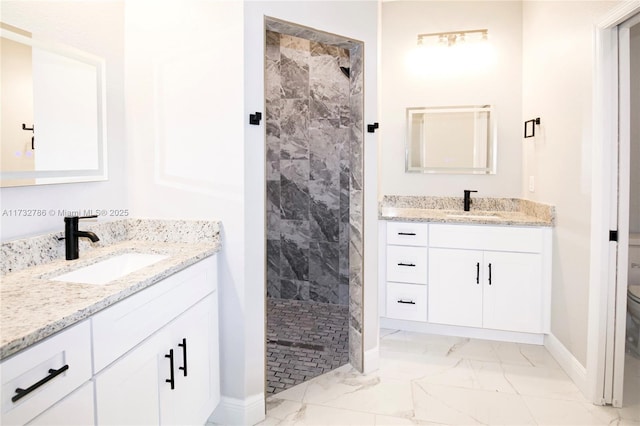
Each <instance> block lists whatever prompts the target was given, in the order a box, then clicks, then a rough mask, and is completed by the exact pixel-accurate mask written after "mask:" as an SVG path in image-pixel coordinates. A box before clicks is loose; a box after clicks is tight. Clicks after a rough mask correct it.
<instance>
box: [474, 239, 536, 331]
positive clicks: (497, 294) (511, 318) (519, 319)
mask: <svg viewBox="0 0 640 426" xmlns="http://www.w3.org/2000/svg"><path fill="white" fill-rule="evenodd" d="M484 262H485V275H484V277H485V279H484V287H483V291H484V294H483V300H484V311H483V326H484V327H485V328H493V329H498V330H511V331H521V332H529V333H541V332H542V266H541V262H542V259H541V256H540V255H539V254H531V253H509V252H485V253H484ZM489 272H490V274H491V275H490V276H489ZM489 278H491V280H489Z"/></svg>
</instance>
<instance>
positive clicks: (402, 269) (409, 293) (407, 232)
mask: <svg viewBox="0 0 640 426" xmlns="http://www.w3.org/2000/svg"><path fill="white" fill-rule="evenodd" d="M427 226H428V225H427V224H425V223H403V222H393V223H388V224H387V233H386V241H387V245H386V309H385V310H386V315H387V316H388V317H390V318H395V319H402V320H413V321H426V320H427V287H426V284H427V241H428V227H427Z"/></svg>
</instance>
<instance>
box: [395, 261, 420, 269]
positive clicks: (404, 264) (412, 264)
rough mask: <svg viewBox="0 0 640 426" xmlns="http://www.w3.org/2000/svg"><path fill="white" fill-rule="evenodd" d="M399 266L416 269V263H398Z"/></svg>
mask: <svg viewBox="0 0 640 426" xmlns="http://www.w3.org/2000/svg"><path fill="white" fill-rule="evenodd" d="M398 266H410V267H412V268H415V267H416V265H415V264H414V263H402V262H400V263H398Z"/></svg>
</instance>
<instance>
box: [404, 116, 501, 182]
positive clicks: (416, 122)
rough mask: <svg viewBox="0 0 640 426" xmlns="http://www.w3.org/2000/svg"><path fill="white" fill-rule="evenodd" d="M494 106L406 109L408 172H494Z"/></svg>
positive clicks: (406, 164)
mask: <svg viewBox="0 0 640 426" xmlns="http://www.w3.org/2000/svg"><path fill="white" fill-rule="evenodd" d="M494 126H495V120H493V117H492V107H491V105H475V106H446V107H421V108H407V140H406V159H405V171H406V172H414V173H449V174H495V172H496V138H495V135H496V132H495V129H494Z"/></svg>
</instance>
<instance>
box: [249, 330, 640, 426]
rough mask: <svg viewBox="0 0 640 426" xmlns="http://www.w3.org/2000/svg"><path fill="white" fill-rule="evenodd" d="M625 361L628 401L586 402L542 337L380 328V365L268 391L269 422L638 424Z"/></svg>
mask: <svg viewBox="0 0 640 426" xmlns="http://www.w3.org/2000/svg"><path fill="white" fill-rule="evenodd" d="M639 365H640V363H635V359H633V360H631V361H629V360H627V363H626V368H627V370H626V372H625V373H626V374H625V377H626V381H625V406H624V407H623V408H614V407H611V406H605V407H601V406H596V405H593V404H591V403H590V402H589V401H587V400H586V399H585V398H584V397H583V396H582V394H581V393H580V392H579V391H578V389H577V387H576V386H575V384H574V383H573V382H572V381H571V380H570V379H569V378H568V376H567V375H566V374H565V373H564V372H563V371H562V370H561V369H560V368H559V366H558V364H557V363H556V362H555V360H554V359H553V358H552V357H551V355H549V353H548V352H547V351H546V349H545V348H544V347H542V346H535V345H525V344H517V343H504V342H490V341H484V340H476V339H464V338H458V337H447V336H434V335H425V334H419V333H410V332H403V331H394V330H381V332H380V366H379V369H378V370H377V371H375V372H373V373H370V374H366V375H362V374H359V373H358V372H356V371H355V370H354V369H353V368H352V367H350V366H349V365H345V366H343V367H340V368H338V369H336V370H334V371H332V372H330V373H327V374H324V375H322V376H318V377H316V378H314V379H312V380H310V381H308V382H306V383H302V384H300V385H298V386H295V387H293V388H290V389H287V390H286V391H283V392H281V393H278V394H277V395H274V396H272V397H270V398H269V399H268V400H267V418H266V419H265V421H264V422H263V423H261V425H307V424H317V425H320V424H322V425H325V424H326V425H349V424H367V425H375V426H381V425H389V426H395V425H475V424H481V425H510V426H514V425H529V424H532V425H549V426H559V425H576V426H582V425H617V426H625V425H633V426H640V409H639V408H640V381H637V380H634V379H635V378H636V377H637V370H636V368H637V367H638V366H639Z"/></svg>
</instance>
